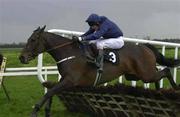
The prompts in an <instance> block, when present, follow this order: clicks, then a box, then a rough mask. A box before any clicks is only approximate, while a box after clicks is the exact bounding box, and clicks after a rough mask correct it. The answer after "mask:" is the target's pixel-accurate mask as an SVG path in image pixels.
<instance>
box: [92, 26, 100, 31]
mask: <svg viewBox="0 0 180 117" xmlns="http://www.w3.org/2000/svg"><path fill="white" fill-rule="evenodd" d="M91 29H93V30H95V31H97V30H98V29H99V26H98V25H93V26H91Z"/></svg>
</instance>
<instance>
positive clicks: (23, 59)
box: [19, 55, 25, 63]
mask: <svg viewBox="0 0 180 117" xmlns="http://www.w3.org/2000/svg"><path fill="white" fill-rule="evenodd" d="M19 60H20V61H21V63H24V62H25V56H22V55H21V56H19Z"/></svg>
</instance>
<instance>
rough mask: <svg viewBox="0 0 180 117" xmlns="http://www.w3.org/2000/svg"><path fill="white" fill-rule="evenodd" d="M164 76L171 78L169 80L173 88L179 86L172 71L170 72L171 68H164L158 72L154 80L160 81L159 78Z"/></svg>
mask: <svg viewBox="0 0 180 117" xmlns="http://www.w3.org/2000/svg"><path fill="white" fill-rule="evenodd" d="M164 77H167V78H168V80H169V82H170V84H171V85H172V87H173V88H175V89H176V88H177V85H176V83H175V82H174V80H173V77H172V75H171V72H170V69H169V68H165V69H163V70H161V71H158V72H156V74H155V76H154V77H153V78H152V79H154V80H153V81H154V82H155V83H156V82H159V80H161V79H162V78H164ZM156 85H157V84H156Z"/></svg>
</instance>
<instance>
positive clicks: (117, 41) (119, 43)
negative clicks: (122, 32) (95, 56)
mask: <svg viewBox="0 0 180 117" xmlns="http://www.w3.org/2000/svg"><path fill="white" fill-rule="evenodd" d="M89 43H93V44H96V47H97V49H107V48H109V49H120V48H121V47H123V45H124V40H123V37H122V36H121V37H118V38H110V39H97V40H92V41H90V42H89Z"/></svg>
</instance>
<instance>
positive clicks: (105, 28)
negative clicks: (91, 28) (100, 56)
mask: <svg viewBox="0 0 180 117" xmlns="http://www.w3.org/2000/svg"><path fill="white" fill-rule="evenodd" d="M107 31H108V26H107V25H104V26H102V27H100V29H99V30H98V31H96V32H95V33H92V34H89V35H87V36H85V37H84V38H85V40H96V39H99V38H101V37H102V36H103V35H104V34H105V33H106V32H107Z"/></svg>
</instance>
